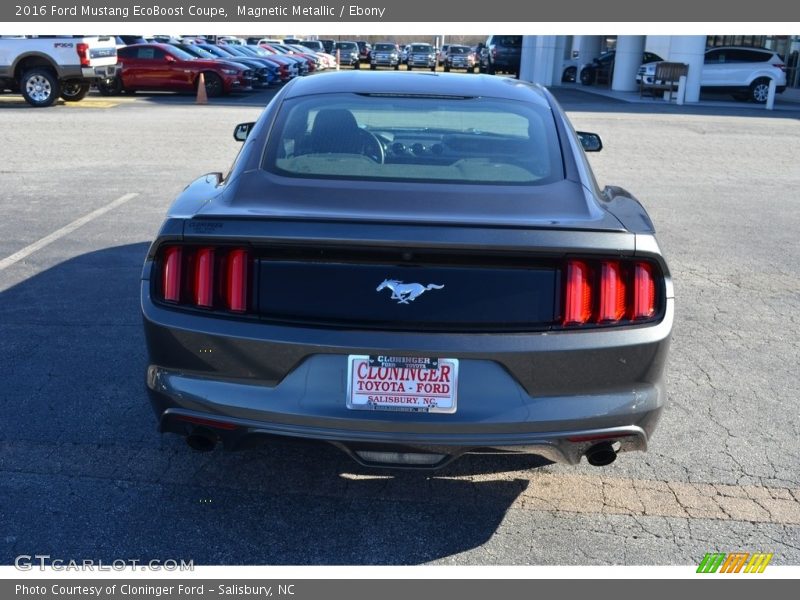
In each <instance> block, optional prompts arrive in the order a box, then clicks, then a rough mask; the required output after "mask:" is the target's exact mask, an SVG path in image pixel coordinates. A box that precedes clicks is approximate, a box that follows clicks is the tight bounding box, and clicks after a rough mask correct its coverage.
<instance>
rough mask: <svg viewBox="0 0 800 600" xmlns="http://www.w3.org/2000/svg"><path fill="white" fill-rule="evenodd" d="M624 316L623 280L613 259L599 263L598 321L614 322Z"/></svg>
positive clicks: (618, 264)
mask: <svg viewBox="0 0 800 600" xmlns="http://www.w3.org/2000/svg"><path fill="white" fill-rule="evenodd" d="M624 316H625V280H624V279H623V276H622V267H621V266H620V263H619V262H618V261H615V260H613V261H612V260H604V261H603V262H601V263H600V310H599V314H598V316H597V320H598V322H600V323H614V322H616V321H619V320H620V319H621V318H622V317H624Z"/></svg>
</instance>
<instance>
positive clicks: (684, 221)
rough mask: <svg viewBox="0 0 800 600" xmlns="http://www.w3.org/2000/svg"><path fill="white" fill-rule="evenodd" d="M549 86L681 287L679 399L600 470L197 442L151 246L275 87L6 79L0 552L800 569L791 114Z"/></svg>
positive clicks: (5, 558) (798, 127)
mask: <svg viewBox="0 0 800 600" xmlns="http://www.w3.org/2000/svg"><path fill="white" fill-rule="evenodd" d="M557 93H558V95H559V97H560V98H561V100H562V102H563V104H564V106H565V108H566V109H567V110H568V112H569V114H570V117H571V118H572V120H573V123H574V125H575V127H576V128H577V129H583V130H588V131H595V132H598V133H600V135H601V136H602V137H603V141H604V145H605V149H604V151H603V152H601V153H599V154H594V155H591V157H590V160H591V162H592V165H593V167H594V168H595V173H596V175H597V178H598V181H599V182H600V183H601V185H604V184H615V185H621V186H623V187H625V188H627V189H628V190H629V191H631V192H632V193H633V194H634V195H635V196H637V197H638V198H639V199H640V200H641V201H642V202H643V204H644V205H645V206H646V208H647V210H648V211H649V212H650V215H651V216H652V217H653V219H654V221H655V223H656V226H657V229H658V235H659V240H660V243H661V245H662V248H663V249H664V252H665V254H666V256H667V259H668V260H669V262H670V266H671V269H672V274H673V278H674V281H675V286H676V299H677V300H676V301H677V316H676V326H675V332H674V338H673V345H672V353H671V357H670V363H669V368H668V389H669V405H668V407H667V409H666V411H665V413H664V416H663V418H662V421H661V423H660V425H659V428H658V430H657V432H656V435H655V437H654V439H653V440H652V444H651V447H650V451H649V452H648V453H647V454H627V455H622V456H621V457H620V458H619V460H617V462H615V463H614V464H613V465H611V466H609V467H606V468H603V469H595V468H592V467H590V466H588V465H587V464H586V463H585V462H583V463H582V464H581V465H580V466H579V467H569V466H566V465H548V464H544V463H543V462H542V461H540V460H538V459H536V458H532V457H517V458H513V457H512V458H511V459H510V460H509V459H508V458H506V459H504V460H500V459H498V458H492V457H481V458H477V457H467V458H464V459H462V460H460V461H458V462H456V463H454V464H453V465H452V466H451V467H449V468H448V469H447V470H444V471H442V472H439V473H437V474H436V475H435V476H433V477H426V476H422V475H418V474H405V473H400V474H398V473H390V472H381V471H378V472H375V471H368V470H365V469H362V468H360V467H358V466H356V465H355V464H354V463H352V462H351V461H350V459H348V458H346V457H344V456H343V455H341V454H339V453H338V452H337V451H335V450H333V449H332V448H329V447H327V446H321V447H319V448H317V447H304V446H293V445H290V444H286V445H276V446H269V447H265V448H261V449H257V450H248V451H244V452H239V453H222V452H220V451H217V452H213V453H208V454H197V453H194V452H192V451H191V450H190V449H189V448H188V447H187V446H186V445H185V444H184V443H183V441H182V440H180V439H179V438H177V437H174V436H167V437H161V436H160V435H159V434H158V433H157V432H156V431H155V420H154V418H153V415H152V412H151V409H150V407H149V404H148V402H147V399H146V395H145V393H144V383H143V368H144V365H145V361H146V359H145V351H144V340H143V335H142V330H141V321H140V316H139V307H138V300H139V297H138V293H139V277H140V272H141V266H142V261H143V258H144V255H145V253H146V250H147V247H148V244H149V241H150V240H151V239H152V237H153V235H154V234H155V232H156V231H157V228H158V227H159V224H160V222H161V219H162V217H163V214H164V212H165V210H166V208H167V206H168V205H169V202H170V201H171V199H172V198H173V197H174V196H175V195H176V194H177V193H178V192H179V191H180V190H181V189H182V188H183V186H185V185H186V184H187V183H188V182H189V181H191V180H192V179H194V178H195V177H196V176H198V175H200V174H203V173H206V172H209V171H223V172H224V171H225V170H226V169H227V167H228V166H229V165H230V163H231V161H232V160H233V158H234V156H235V155H236V152H237V151H238V148H239V145H238V144H237V143H236V142H235V141H234V140H233V137H232V131H233V127H234V125H235V124H236V123H239V122H243V121H249V120H253V119H254V118H255V117H257V116H258V114H259V112H260V110H261V107H263V104H264V102H265V101H266V99H267V95H262V96H260V97H254V96H240V97H236V98H231V99H226V100H225V101H220V102H212V103H211V104H209V105H207V106H198V105H195V104H194V102H193V98H192V97H176V96H170V95H142V94H139V95H136V96H133V97H127V96H126V97H119V98H101V97H95V96H92V97H90V98H89V99H87V100H86V101H84V102H81V103H78V104H75V105H70V106H65V105H61V106H56V107H54V108H52V109H41V110H37V109H30V108H27V107H25V106H24V105H21V104H20V103H19V102H17V100H18V99H17V98H13V99H11V97H4V98H3V101H0V131H2V132H3V136H2V150H0V155H1V156H2V160H0V177H2V185H0V214H2V217H3V218H2V219H0V381H2V385H1V386H0V405H2V414H3V418H2V419H0V471H2V476H1V477H0V523H2V528H1V531H0V534H2V535H0V548H1V549H2V550H1V551H0V563H2V564H12V563H13V562H14V559H15V557H16V556H18V555H20V554H30V555H33V554H50V555H51V556H52V557H53V558H62V559H65V560H69V559H75V560H81V559H84V558H92V559H102V560H104V561H110V560H114V559H120V558H122V559H131V558H137V559H141V560H149V559H161V560H164V559H178V560H180V559H183V560H194V561H195V564H281V565H283V564H422V563H440V564H469V565H473V564H480V565H484V564H515V565H546V564H600V565H607V564H625V565H647V564H683V565H688V564H697V563H698V562H699V561H700V559H701V558H702V557H703V555H704V554H705V553H706V552H712V551H719V552H735V551H748V552H771V553H774V558H773V563H772V564H793V565H798V564H800V469H798V465H799V464H800V410H798V399H797V393H798V390H800V374H798V365H800V319H799V318H798V314H800V244H798V242H797V233H798V231H800V196H798V194H797V190H798V189H800V168H798V165H800V150H798V147H797V140H798V139H800V120H799V119H800V111H798V112H791V111H784V112H782V113H780V114H778V113H775V114H771V115H766V114H765V113H764V111H763V110H759V109H757V108H755V107H752V106H745V105H732V107H731V108H730V109H720V108H714V109H702V108H686V109H685V110H682V109H679V108H678V107H674V106H663V105H661V104H658V103H654V104H653V105H650V106H648V105H638V104H637V105H631V104H626V103H624V102H620V101H614V100H611V99H604V98H599V97H597V96H593V95H590V94H586V93H585V92H581V91H580V90H573V89H567V90H564V91H561V92H557ZM82 218H83V219H82ZM78 219H82V220H81V221H78V222H77V223H76V220H78ZM20 251H23V252H22V253H20Z"/></svg>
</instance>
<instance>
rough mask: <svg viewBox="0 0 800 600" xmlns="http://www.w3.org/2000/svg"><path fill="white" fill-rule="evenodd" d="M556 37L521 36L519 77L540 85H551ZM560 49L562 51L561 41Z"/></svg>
mask: <svg viewBox="0 0 800 600" xmlns="http://www.w3.org/2000/svg"><path fill="white" fill-rule="evenodd" d="M558 37H559V36H555V35H524V36H522V56H521V57H520V63H519V65H520V66H519V71H520V75H519V78H520V79H523V80H525V81H530V82H532V83H540V84H542V85H553V69H554V66H553V64H554V63H555V60H556V54H557V47H558ZM561 51H562V52H563V42H562V46H561ZM559 64H561V61H559ZM559 80H560V75H559Z"/></svg>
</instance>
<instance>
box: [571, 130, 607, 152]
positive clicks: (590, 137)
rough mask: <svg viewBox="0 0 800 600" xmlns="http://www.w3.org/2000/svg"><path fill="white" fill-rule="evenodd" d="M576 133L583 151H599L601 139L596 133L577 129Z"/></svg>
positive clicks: (601, 145)
mask: <svg viewBox="0 0 800 600" xmlns="http://www.w3.org/2000/svg"><path fill="white" fill-rule="evenodd" d="M577 134H578V139H580V141H581V146H583V151H584V152H600V150H602V149H603V140H601V139H600V136H599V135H597V134H596V133H589V132H587V131H578V132H577Z"/></svg>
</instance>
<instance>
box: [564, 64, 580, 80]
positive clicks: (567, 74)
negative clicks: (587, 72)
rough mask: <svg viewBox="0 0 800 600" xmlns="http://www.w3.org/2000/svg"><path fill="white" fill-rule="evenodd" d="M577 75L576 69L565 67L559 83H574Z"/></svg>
mask: <svg viewBox="0 0 800 600" xmlns="http://www.w3.org/2000/svg"><path fill="white" fill-rule="evenodd" d="M577 73H578V69H577V67H567V68H566V69H564V74H563V75H562V76H561V81H562V82H564V83H574V81H575V76H576V75H577Z"/></svg>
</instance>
